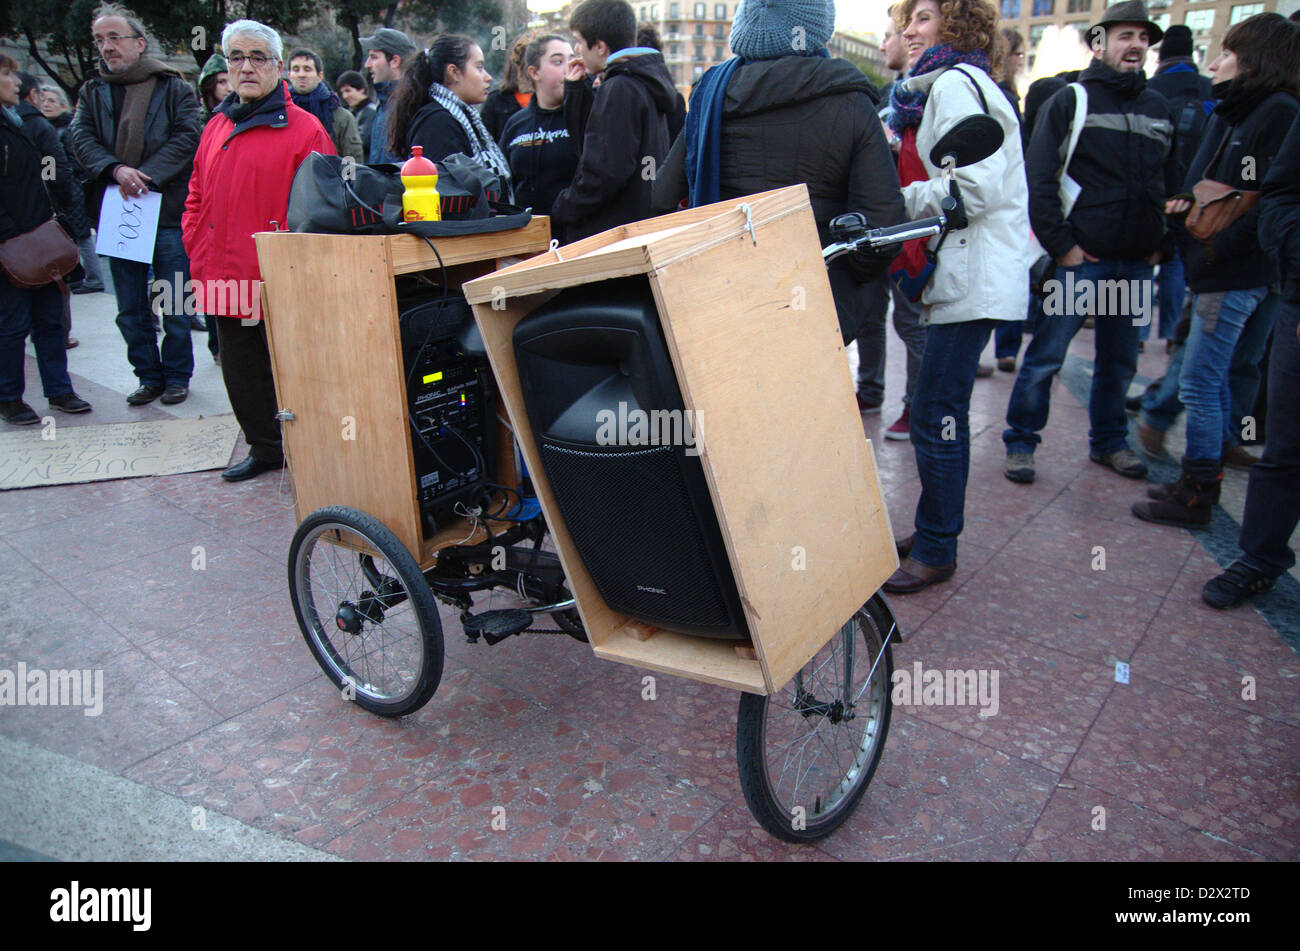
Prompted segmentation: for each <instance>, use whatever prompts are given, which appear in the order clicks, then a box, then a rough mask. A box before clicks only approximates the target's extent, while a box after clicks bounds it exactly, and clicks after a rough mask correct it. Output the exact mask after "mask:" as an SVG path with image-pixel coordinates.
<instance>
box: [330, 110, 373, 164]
mask: <svg viewBox="0 0 1300 951" xmlns="http://www.w3.org/2000/svg"><path fill="white" fill-rule="evenodd" d="M330 141H332V142H333V143H334V150H335V151H336V152H338V154H339V155H350V156H352V158H354V159H356V160H357V161H358V162H361V163H362V164H365V161H366V153H365V151H364V150H363V149H362V148H361V130H360V129H359V128H357V117H356V116H354V115H353V114H352V110H351V109H349V108H348V107H347V106H339V107H338V108H337V109H335V110H334V128H332V129H331V130H330Z"/></svg>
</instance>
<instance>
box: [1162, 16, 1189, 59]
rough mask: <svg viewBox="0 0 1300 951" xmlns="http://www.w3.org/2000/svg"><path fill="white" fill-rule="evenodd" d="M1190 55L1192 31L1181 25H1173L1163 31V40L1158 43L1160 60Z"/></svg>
mask: <svg viewBox="0 0 1300 951" xmlns="http://www.w3.org/2000/svg"><path fill="white" fill-rule="evenodd" d="M1191 55H1192V31H1191V30H1189V29H1188V28H1187V27H1185V26H1183V25H1182V24H1174V25H1173V26H1171V27H1170V28H1169V29H1167V30H1165V38H1164V39H1163V40H1161V42H1160V58H1161V59H1162V60H1166V59H1172V58H1173V57H1175V56H1191Z"/></svg>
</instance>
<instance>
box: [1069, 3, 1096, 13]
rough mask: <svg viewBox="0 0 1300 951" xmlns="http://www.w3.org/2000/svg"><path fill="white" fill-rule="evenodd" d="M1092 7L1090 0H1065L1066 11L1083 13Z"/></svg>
mask: <svg viewBox="0 0 1300 951" xmlns="http://www.w3.org/2000/svg"><path fill="white" fill-rule="evenodd" d="M1091 9H1092V0H1067V3H1066V12H1067V13H1084V12H1086V11H1088V10H1091Z"/></svg>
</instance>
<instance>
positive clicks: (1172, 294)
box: [1138, 255, 1187, 340]
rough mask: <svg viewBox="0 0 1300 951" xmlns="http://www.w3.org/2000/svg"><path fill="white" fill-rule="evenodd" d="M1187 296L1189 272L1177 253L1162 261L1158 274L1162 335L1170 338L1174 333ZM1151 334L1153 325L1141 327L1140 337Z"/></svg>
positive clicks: (1167, 338)
mask: <svg viewBox="0 0 1300 951" xmlns="http://www.w3.org/2000/svg"><path fill="white" fill-rule="evenodd" d="M1186 296H1187V272H1186V270H1185V269H1184V267H1183V259H1182V258H1180V257H1178V256H1177V255H1175V256H1174V257H1172V258H1170V259H1169V260H1167V261H1161V262H1160V272H1159V274H1157V275H1156V301H1157V303H1158V304H1159V305H1160V336H1161V337H1162V338H1163V339H1165V340H1169V339H1171V338H1172V337H1173V335H1174V325H1175V324H1177V323H1178V315H1179V313H1180V312H1181V311H1182V309H1183V299H1184V298H1186ZM1150 336H1151V325H1150V324H1147V325H1146V326H1144V327H1141V328H1139V333H1138V339H1139V340H1146V339H1147V338H1148V337H1150Z"/></svg>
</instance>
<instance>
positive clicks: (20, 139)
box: [0, 114, 54, 280]
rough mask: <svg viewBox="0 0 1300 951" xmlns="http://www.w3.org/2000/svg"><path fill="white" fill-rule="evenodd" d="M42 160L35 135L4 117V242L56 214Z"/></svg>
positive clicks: (0, 235)
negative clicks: (52, 207) (48, 194)
mask: <svg viewBox="0 0 1300 951" xmlns="http://www.w3.org/2000/svg"><path fill="white" fill-rule="evenodd" d="M41 159H42V155H41V151H40V149H38V148H37V147H36V143H35V142H33V141H32V138H31V134H30V133H29V132H27V131H26V130H25V129H24V128H21V127H19V126H15V125H13V123H12V122H10V120H9V118H8V116H6V115H3V114H0V186H2V187H0V241H8V240H9V239H10V238H16V237H17V236H18V235H20V234H26V233H27V232H28V231H31V230H32V229H33V228H37V227H39V226H40V225H43V224H45V222H47V221H49V220H50V216H51V215H52V214H53V213H54V212H53V210H52V209H51V208H50V200H49V198H47V197H46V195H45V188H44V186H43V185H42V184H41ZM3 279H4V278H3V277H2V276H0V280H3Z"/></svg>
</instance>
